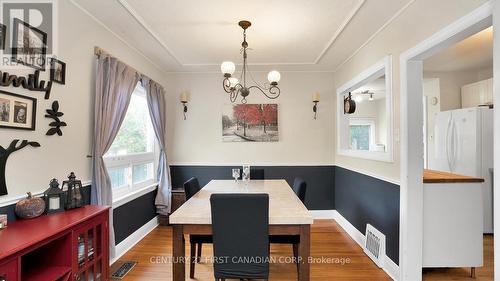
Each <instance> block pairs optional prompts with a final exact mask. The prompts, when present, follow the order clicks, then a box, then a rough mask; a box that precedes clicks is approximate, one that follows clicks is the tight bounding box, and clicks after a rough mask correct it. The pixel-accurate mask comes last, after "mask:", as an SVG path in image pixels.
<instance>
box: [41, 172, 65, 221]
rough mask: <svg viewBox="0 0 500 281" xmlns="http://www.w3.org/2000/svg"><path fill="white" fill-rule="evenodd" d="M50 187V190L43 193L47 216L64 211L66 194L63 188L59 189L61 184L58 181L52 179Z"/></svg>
mask: <svg viewBox="0 0 500 281" xmlns="http://www.w3.org/2000/svg"><path fill="white" fill-rule="evenodd" d="M49 186H50V187H49V189H47V190H46V191H45V192H44V193H43V195H44V200H45V211H46V212H47V214H52V213H57V212H61V211H64V203H65V198H64V192H63V190H62V189H61V188H59V182H58V181H57V179H52V180H51V181H50V184H49Z"/></svg>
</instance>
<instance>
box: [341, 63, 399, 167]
mask: <svg viewBox="0 0 500 281" xmlns="http://www.w3.org/2000/svg"><path fill="white" fill-rule="evenodd" d="M382 75H385V107H386V110H387V111H386V112H387V114H386V115H387V116H386V119H385V122H386V124H387V126H386V127H387V132H386V133H387V144H386V149H385V152H382V151H368V150H353V149H349V145H347V146H346V138H348V137H349V131H348V130H349V122H348V120H349V119H350V118H347V117H346V116H345V114H344V95H346V94H348V93H349V92H351V91H354V90H356V89H358V88H359V87H362V86H363V85H365V84H367V83H369V82H371V81H373V80H375V79H377V78H379V77H381V76H382ZM392 103H393V97H392V56H391V55H388V56H386V57H384V58H383V59H381V60H380V61H379V62H377V63H376V64H374V65H372V66H371V67H369V68H368V69H366V70H365V71H363V72H361V73H360V74H359V75H358V76H356V77H354V78H353V79H351V80H350V81H348V82H347V83H345V84H344V85H342V86H340V87H339V88H337V120H336V121H337V154H338V155H342V156H348V157H355V158H362V159H369V160H375V161H382V162H390V163H392V162H394V118H393V116H394V113H393V106H392ZM380 121H382V120H380ZM346 134H347V136H346Z"/></svg>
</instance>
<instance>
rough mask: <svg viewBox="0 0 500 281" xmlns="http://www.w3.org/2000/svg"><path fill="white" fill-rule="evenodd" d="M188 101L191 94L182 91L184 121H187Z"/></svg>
mask: <svg viewBox="0 0 500 281" xmlns="http://www.w3.org/2000/svg"><path fill="white" fill-rule="evenodd" d="M188 101H189V92H188V91H182V92H181V103H182V106H183V107H184V109H183V114H184V120H186V112H187V111H188V107H187V103H188Z"/></svg>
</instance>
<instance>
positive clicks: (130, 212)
mask: <svg viewBox="0 0 500 281" xmlns="http://www.w3.org/2000/svg"><path fill="white" fill-rule="evenodd" d="M156 192H157V191H156V190H153V191H151V192H149V193H146V194H144V195H142V196H141V197H138V198H136V199H134V200H132V201H130V202H127V203H125V204H123V205H121V206H120V207H118V208H116V209H114V210H113V225H114V227H115V244H118V243H120V242H122V241H123V240H125V238H127V237H129V236H130V235H131V234H132V233H134V232H135V231H136V230H138V229H139V228H141V227H142V226H143V225H145V224H146V223H147V222H149V221H150V220H152V219H153V218H154V217H156V207H155V197H156Z"/></svg>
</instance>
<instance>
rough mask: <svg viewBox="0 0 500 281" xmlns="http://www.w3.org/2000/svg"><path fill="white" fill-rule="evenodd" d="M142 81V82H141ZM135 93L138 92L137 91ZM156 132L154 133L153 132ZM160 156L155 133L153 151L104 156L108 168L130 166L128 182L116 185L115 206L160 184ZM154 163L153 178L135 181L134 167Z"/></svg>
mask: <svg viewBox="0 0 500 281" xmlns="http://www.w3.org/2000/svg"><path fill="white" fill-rule="evenodd" d="M139 83H140V82H139ZM134 94H137V93H136V92H135V93H134ZM138 94H139V95H145V94H146V93H145V91H140V92H139V93H138ZM153 134H154V133H153ZM159 158H160V147H159V145H158V140H157V139H156V135H154V145H153V151H151V152H145V153H131V154H127V155H116V156H104V157H103V159H104V164H105V166H106V169H108V170H109V169H112V168H119V167H125V168H128V169H127V170H128V174H127V184H126V185H123V186H119V187H114V188H113V189H112V190H113V207H114V208H116V207H117V206H119V205H122V204H125V203H126V202H128V201H131V200H133V199H135V198H137V197H138V196H140V195H142V194H145V193H146V192H149V191H150V190H151V191H152V190H154V189H155V188H156V187H157V186H158V180H157V176H158V164H159ZM148 163H153V178H152V179H148V180H145V181H141V182H138V183H134V182H133V167H134V166H136V165H141V164H148Z"/></svg>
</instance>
